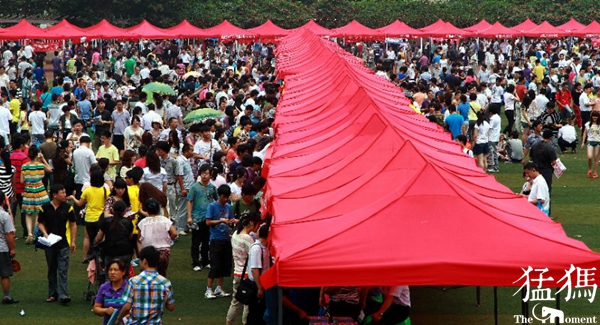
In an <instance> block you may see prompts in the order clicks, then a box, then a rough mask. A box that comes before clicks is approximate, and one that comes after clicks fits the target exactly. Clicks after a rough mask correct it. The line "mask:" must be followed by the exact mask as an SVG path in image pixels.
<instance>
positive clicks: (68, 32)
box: [46, 19, 87, 39]
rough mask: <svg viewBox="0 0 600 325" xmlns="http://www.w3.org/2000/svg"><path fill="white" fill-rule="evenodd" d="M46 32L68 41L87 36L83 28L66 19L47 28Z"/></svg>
mask: <svg viewBox="0 0 600 325" xmlns="http://www.w3.org/2000/svg"><path fill="white" fill-rule="evenodd" d="M46 31H50V32H53V33H55V34H58V35H60V36H62V37H64V38H67V39H75V38H81V37H84V36H86V33H87V32H86V31H85V30H84V29H83V28H80V27H77V26H75V25H73V24H71V23H70V22H68V21H67V20H66V19H63V20H61V21H60V22H59V23H58V24H56V25H53V26H50V27H48V28H46Z"/></svg>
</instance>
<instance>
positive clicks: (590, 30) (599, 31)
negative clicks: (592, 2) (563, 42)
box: [573, 20, 600, 37]
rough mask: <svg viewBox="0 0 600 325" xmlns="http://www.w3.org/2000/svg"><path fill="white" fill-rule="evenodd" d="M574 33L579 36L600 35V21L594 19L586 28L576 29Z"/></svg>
mask: <svg viewBox="0 0 600 325" xmlns="http://www.w3.org/2000/svg"><path fill="white" fill-rule="evenodd" d="M573 35H574V36H579V37H600V23H598V22H597V21H595V20H594V21H592V22H591V23H590V24H589V25H587V26H586V27H585V28H584V29H580V30H578V31H575V32H574V33H573Z"/></svg>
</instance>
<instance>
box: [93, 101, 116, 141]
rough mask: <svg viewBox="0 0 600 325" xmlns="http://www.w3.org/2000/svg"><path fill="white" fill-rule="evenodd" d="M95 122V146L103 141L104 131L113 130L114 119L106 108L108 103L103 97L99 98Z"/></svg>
mask: <svg viewBox="0 0 600 325" xmlns="http://www.w3.org/2000/svg"><path fill="white" fill-rule="evenodd" d="M94 123H96V131H95V132H94V148H98V147H100V145H101V144H102V141H101V140H100V137H101V136H102V133H103V132H104V131H109V132H112V128H113V121H112V116H111V114H110V112H109V111H108V110H106V103H105V102H104V100H103V99H101V98H100V99H98V104H97V107H96V111H95V112H94Z"/></svg>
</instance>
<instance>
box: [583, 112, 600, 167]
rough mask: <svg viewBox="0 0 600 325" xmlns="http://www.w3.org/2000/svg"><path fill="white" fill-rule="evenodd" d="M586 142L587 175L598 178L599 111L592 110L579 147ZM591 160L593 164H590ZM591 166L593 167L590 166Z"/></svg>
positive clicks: (599, 149) (599, 147)
mask: <svg viewBox="0 0 600 325" xmlns="http://www.w3.org/2000/svg"><path fill="white" fill-rule="evenodd" d="M585 144H587V158H588V173H587V175H588V177H591V178H594V179H595V178H598V154H599V153H600V112H598V111H594V112H592V114H591V115H590V121H588V122H587V123H586V124H585V132H584V133H583V139H582V140H581V149H583V146H584V145H585ZM592 161H593V165H592ZM592 166H593V168H592Z"/></svg>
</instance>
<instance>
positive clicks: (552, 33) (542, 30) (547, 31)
mask: <svg viewBox="0 0 600 325" xmlns="http://www.w3.org/2000/svg"><path fill="white" fill-rule="evenodd" d="M523 35H524V36H527V37H535V38H558V37H564V36H569V33H568V32H565V31H564V30H562V29H560V28H557V27H554V26H552V25H551V24H550V23H549V22H547V21H544V22H542V23H541V24H539V25H538V26H537V27H535V28H532V29H530V30H528V31H525V32H523Z"/></svg>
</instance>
